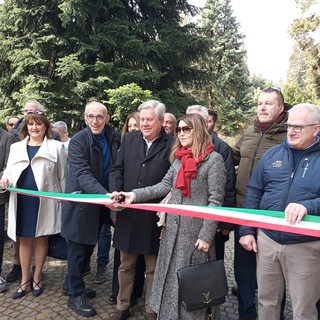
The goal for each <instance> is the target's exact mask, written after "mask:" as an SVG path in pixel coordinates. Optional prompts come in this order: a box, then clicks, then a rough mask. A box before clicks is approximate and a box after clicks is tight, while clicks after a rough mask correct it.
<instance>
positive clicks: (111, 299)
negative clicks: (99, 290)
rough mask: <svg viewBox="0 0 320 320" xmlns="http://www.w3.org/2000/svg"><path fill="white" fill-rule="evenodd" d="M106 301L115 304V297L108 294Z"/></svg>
mask: <svg viewBox="0 0 320 320" xmlns="http://www.w3.org/2000/svg"><path fill="white" fill-rule="evenodd" d="M108 303H109V304H111V305H114V304H117V298H116V297H114V296H110V297H109V299H108Z"/></svg>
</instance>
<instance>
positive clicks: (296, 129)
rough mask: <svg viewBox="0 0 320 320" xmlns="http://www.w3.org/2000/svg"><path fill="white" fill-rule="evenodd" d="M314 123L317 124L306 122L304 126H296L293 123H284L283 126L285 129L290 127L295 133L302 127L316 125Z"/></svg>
mask: <svg viewBox="0 0 320 320" xmlns="http://www.w3.org/2000/svg"><path fill="white" fill-rule="evenodd" d="M316 125H317V123H312V124H306V125H304V126H296V125H293V124H289V123H285V127H286V129H287V130H289V129H292V130H293V131H294V132H296V133H300V132H301V131H302V129H304V128H306V127H312V126H316Z"/></svg>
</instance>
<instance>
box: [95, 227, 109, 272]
mask: <svg viewBox="0 0 320 320" xmlns="http://www.w3.org/2000/svg"><path fill="white" fill-rule="evenodd" d="M111 238H112V233H111V227H110V225H108V224H106V223H104V224H103V225H102V227H101V230H100V233H99V237H98V252H97V264H98V265H104V266H106V265H108V263H109V261H110V259H109V252H110V246H111Z"/></svg>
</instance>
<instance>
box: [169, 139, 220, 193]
mask: <svg viewBox="0 0 320 320" xmlns="http://www.w3.org/2000/svg"><path fill="white" fill-rule="evenodd" d="M213 148H214V146H213V143H210V144H209V145H208V147H207V149H206V153H205V155H203V154H202V153H200V154H199V157H198V159H195V158H194V156H193V154H192V151H191V150H188V149H187V148H185V147H181V148H180V149H179V150H177V152H176V158H177V159H180V160H181V167H180V169H179V171H178V175H177V180H176V183H175V188H176V189H180V191H181V193H182V195H183V196H184V197H188V198H190V182H191V179H194V178H196V177H197V165H198V163H200V162H202V161H203V159H204V158H205V157H206V156H207V155H208V154H210V153H211V152H212V151H213Z"/></svg>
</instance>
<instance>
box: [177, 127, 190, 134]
mask: <svg viewBox="0 0 320 320" xmlns="http://www.w3.org/2000/svg"><path fill="white" fill-rule="evenodd" d="M191 130H192V128H190V127H188V126H184V127H176V134H180V133H181V131H182V132H183V133H185V134H189V133H190V132H191Z"/></svg>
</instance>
